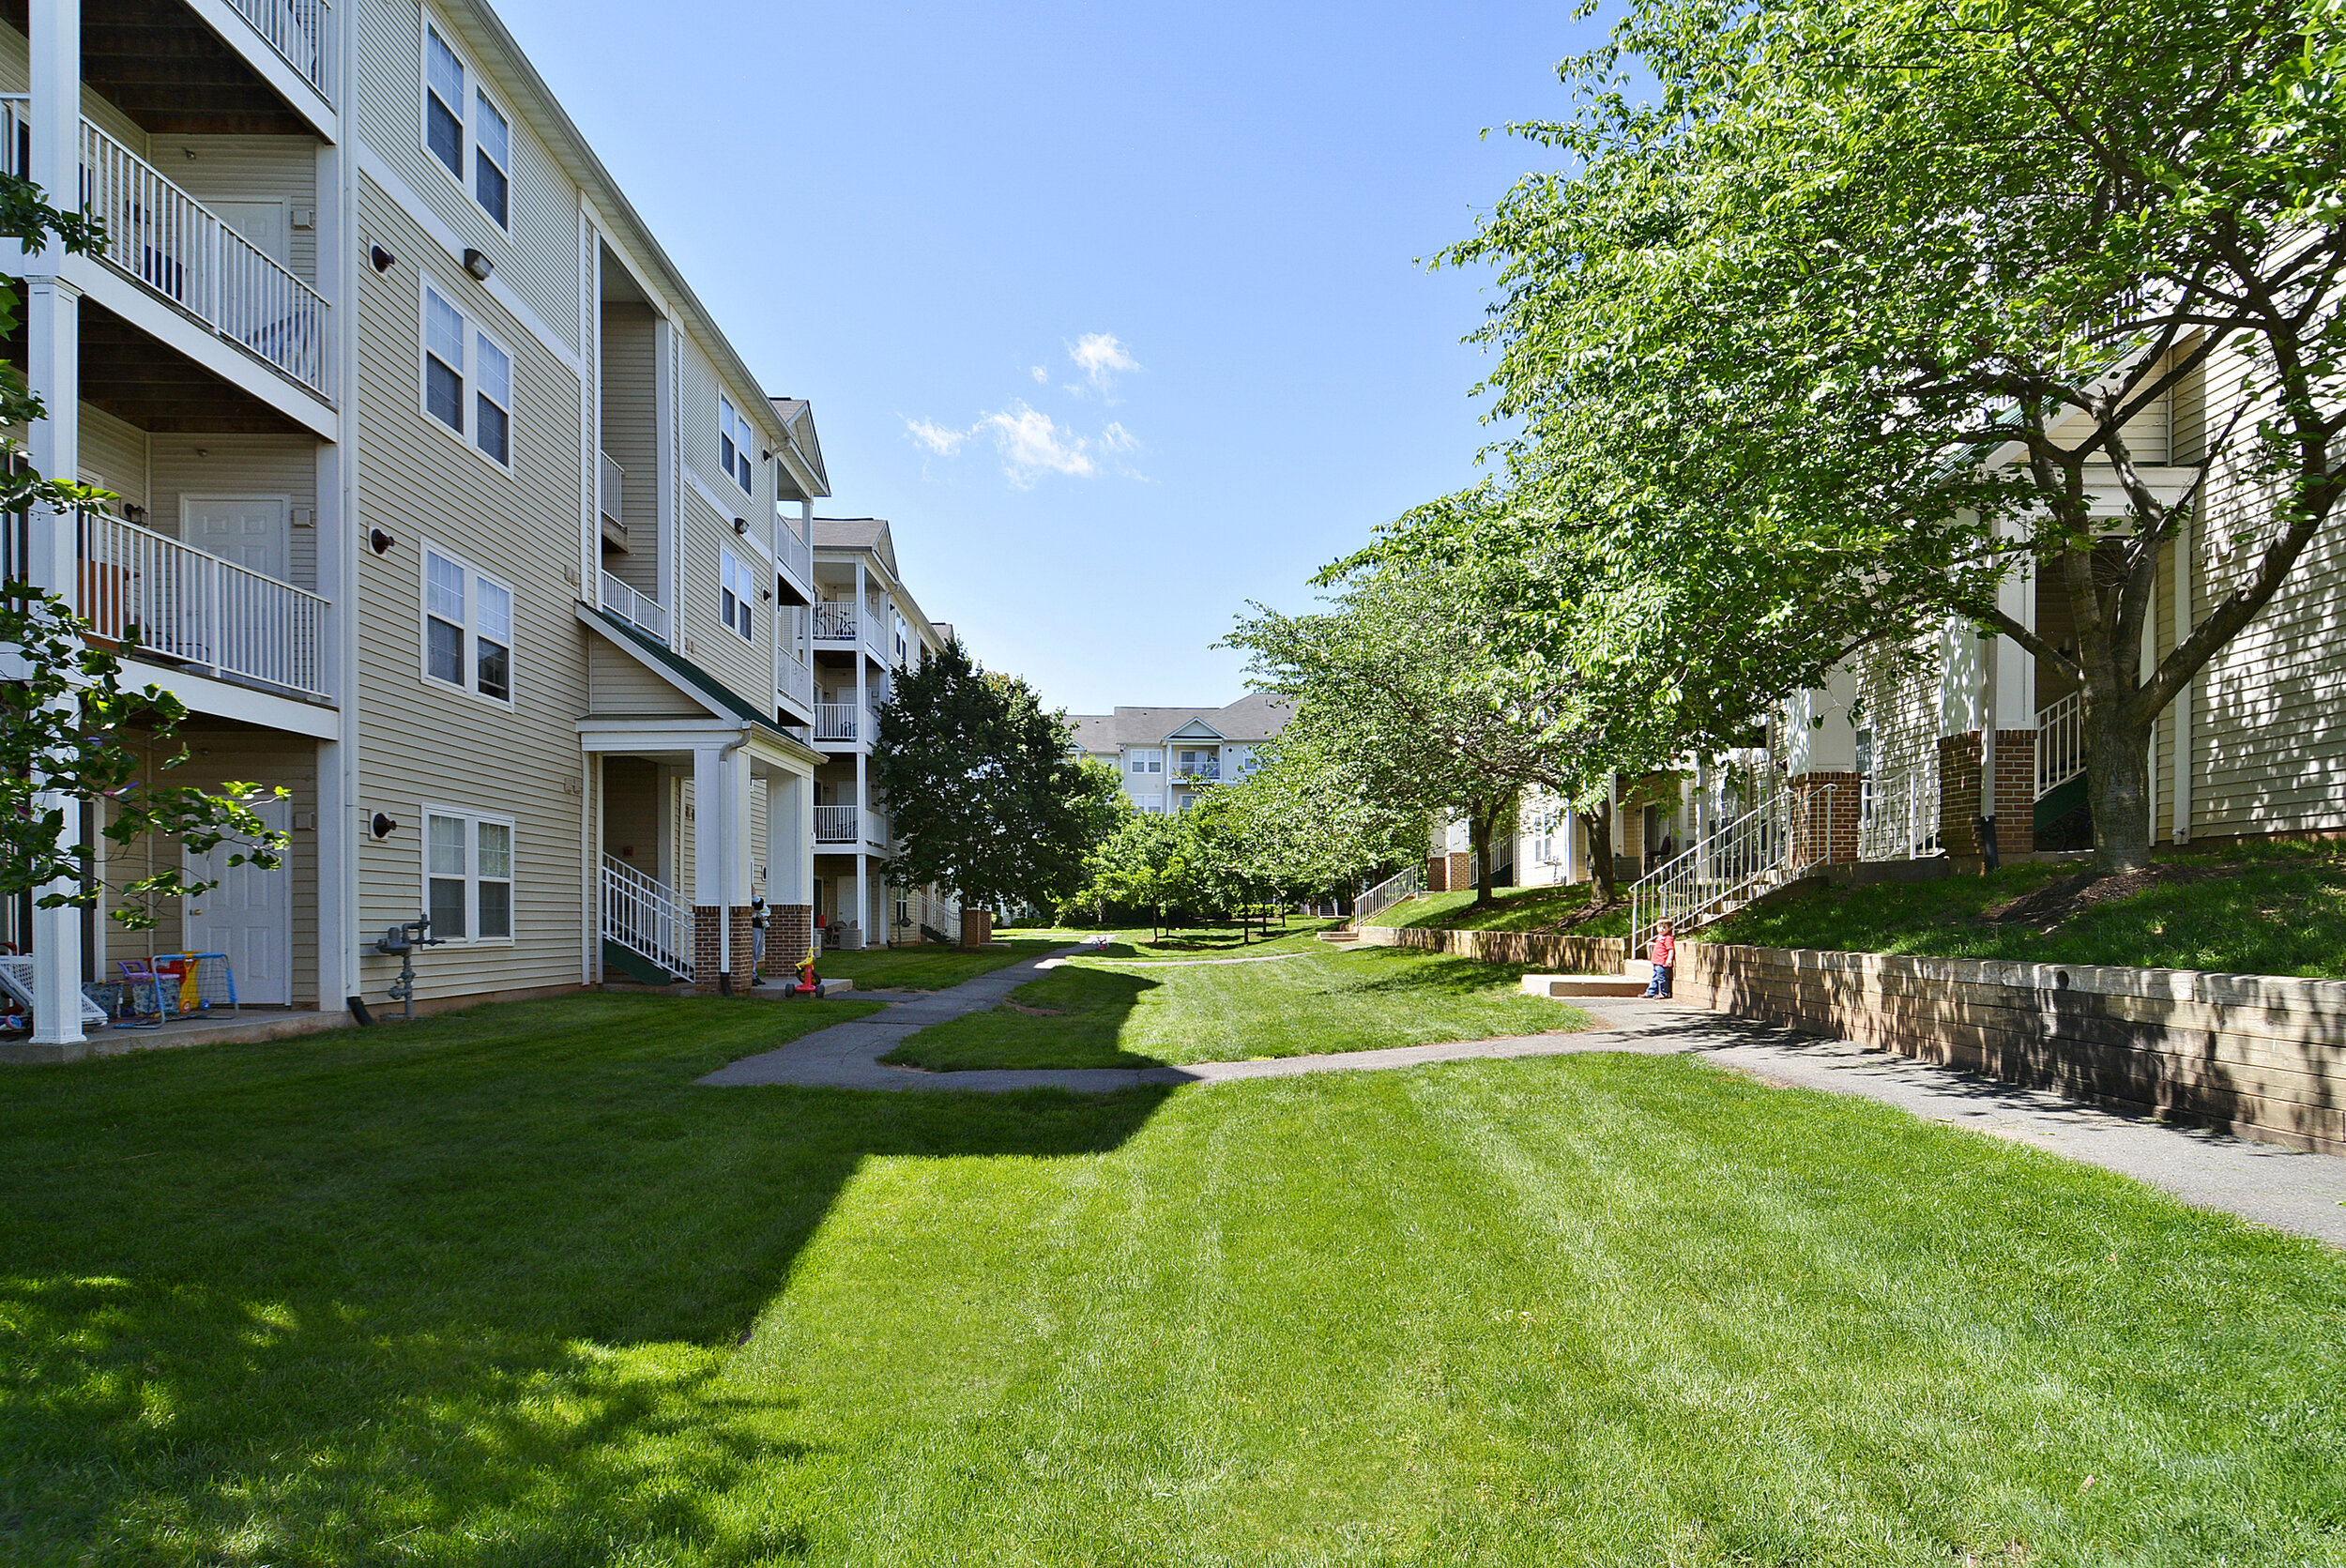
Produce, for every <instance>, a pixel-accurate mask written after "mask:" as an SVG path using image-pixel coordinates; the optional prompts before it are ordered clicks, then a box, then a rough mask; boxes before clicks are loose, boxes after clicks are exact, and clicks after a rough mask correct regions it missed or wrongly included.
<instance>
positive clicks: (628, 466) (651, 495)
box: [602, 303, 660, 599]
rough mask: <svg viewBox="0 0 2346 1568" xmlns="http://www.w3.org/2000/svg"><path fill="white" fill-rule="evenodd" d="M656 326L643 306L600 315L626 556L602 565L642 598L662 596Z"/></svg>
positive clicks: (605, 418) (607, 434)
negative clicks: (621, 473)
mask: <svg viewBox="0 0 2346 1568" xmlns="http://www.w3.org/2000/svg"><path fill="white" fill-rule="evenodd" d="M659 372H660V358H659V338H658V322H657V318H655V317H654V315H653V314H652V312H651V308H650V307H649V306H647V305H634V304H628V303H618V304H613V305H608V306H605V307H604V308H603V313H602V449H603V450H604V451H607V452H609V453H610V454H611V461H613V462H614V463H617V464H618V465H619V466H620V467H621V468H623V469H625V470H626V479H625V480H624V481H623V482H622V483H621V485H620V490H619V512H620V516H619V521H620V522H622V523H624V524H626V525H627V536H628V553H627V554H626V555H624V556H621V555H616V554H614V555H607V556H604V557H603V566H604V568H605V570H607V571H609V572H610V573H611V574H612V575H613V576H614V577H617V578H618V579H619V580H620V581H621V582H623V583H625V584H626V585H627V586H630V587H632V588H633V589H634V590H635V591H636V592H638V593H641V594H647V595H649V596H650V597H651V598H653V599H657V598H659V597H660V463H659V456H660V388H659Z"/></svg>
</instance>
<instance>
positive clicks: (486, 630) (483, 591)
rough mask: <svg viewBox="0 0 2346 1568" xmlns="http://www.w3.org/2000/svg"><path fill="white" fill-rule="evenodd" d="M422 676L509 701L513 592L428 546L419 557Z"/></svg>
mask: <svg viewBox="0 0 2346 1568" xmlns="http://www.w3.org/2000/svg"><path fill="white" fill-rule="evenodd" d="M423 673H424V675H425V676H426V677H429V678H430V679H433V680H437V681H442V682H444V683H446V684H448V685H449V686H453V687H455V688H456V689H457V690H459V691H465V692H473V693H479V694H480V695H481V696H484V697H487V698H489V699H490V700H491V701H493V702H511V701H512V700H513V590H512V589H510V588H509V587H507V586H505V585H504V584H502V583H499V582H497V581H495V579H493V578H488V577H483V576H482V575H480V573H479V572H477V571H473V570H472V568H470V567H468V566H466V565H465V563H464V562H462V561H460V560H457V559H456V558H455V557H453V556H448V555H445V554H443V553H442V552H440V551H438V550H436V549H434V548H433V547H431V546H430V545H426V546H425V547H424V552H423Z"/></svg>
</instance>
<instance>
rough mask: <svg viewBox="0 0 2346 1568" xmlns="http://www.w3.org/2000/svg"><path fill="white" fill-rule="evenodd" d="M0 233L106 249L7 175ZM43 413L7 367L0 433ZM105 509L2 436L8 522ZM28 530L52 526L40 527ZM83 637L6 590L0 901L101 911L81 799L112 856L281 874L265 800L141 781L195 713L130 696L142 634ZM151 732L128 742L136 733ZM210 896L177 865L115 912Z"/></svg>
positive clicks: (99, 497)
mask: <svg viewBox="0 0 2346 1568" xmlns="http://www.w3.org/2000/svg"><path fill="white" fill-rule="evenodd" d="M0 236H6V237H7V238H9V239H14V240H19V241H23V242H24V243H26V244H27V245H31V246H36V247H38V246H39V245H40V244H42V243H43V242H44V241H47V242H53V243H55V244H57V245H61V246H62V247H63V248H65V249H66V250H68V251H74V252H77V253H83V254H89V253H94V252H97V251H101V250H102V249H103V248H104V244H105V231H104V228H103V226H102V225H101V224H99V223H98V222H96V221H93V220H91V219H89V218H86V217H84V216H80V215H77V214H71V213H65V212H60V211H58V210H57V209H56V208H54V207H52V206H49V205H48V203H47V202H46V201H45V200H43V199H42V195H41V192H40V190H39V189H38V187H37V186H34V185H33V184H31V183H30V182H28V181H26V180H23V179H20V178H17V177H16V176H14V175H0ZM20 303H21V301H20V297H19V296H18V293H17V290H16V288H15V286H14V285H13V283H12V282H9V281H8V280H5V279H0V331H4V332H7V333H8V334H10V335H13V334H14V333H15V331H16V330H17V329H18V327H20V326H21V324H22V318H21V316H20V313H19V306H20ZM42 415H43V409H42V406H41V403H40V400H39V399H38V397H36V396H34V395H33V394H32V393H31V392H30V391H29V390H28V389H27V388H26V386H25V383H24V378H23V375H22V374H20V373H18V372H17V371H16V369H15V368H14V367H13V366H0V425H8V426H20V427H21V426H23V425H26V424H29V423H30V422H31V421H33V420H35V419H40V418H41V417H42ZM111 499H113V497H112V496H111V495H108V494H107V493H105V492H103V491H99V490H94V489H91V488H90V487H88V486H86V485H80V484H73V483H69V482H67V481H65V480H49V479H44V478H42V477H41V476H40V475H39V474H38V473H35V472H34V471H33V470H32V468H31V466H30V464H27V463H26V462H25V461H24V460H23V450H22V449H21V448H20V447H19V445H18V444H17V443H16V442H15V441H14V440H11V439H8V438H5V437H0V517H6V516H23V515H24V514H27V513H36V514H37V513H39V512H42V511H48V512H51V513H69V512H71V511H73V510H77V509H80V508H84V507H94V506H96V505H99V504H100V503H102V502H104V501H108V500H111ZM32 526H34V527H47V526H53V524H52V523H50V522H48V521H46V520H43V519H41V518H39V517H38V516H36V517H35V518H34V520H33V522H32ZM88 632H89V628H88V626H87V625H86V624H85V623H84V622H83V621H82V620H81V619H80V618H79V617H77V616H76V615H75V614H74V613H73V609H72V606H71V604H70V603H69V601H67V600H65V599H64V598H63V597H61V596H59V595H58V594H56V593H53V592H51V591H48V590H47V589H46V588H44V587H41V586H36V585H34V584H32V583H29V582H26V581H23V580H12V581H9V582H7V583H4V584H0V896H7V897H14V896H19V895H22V894H24V893H27V892H30V893H34V894H36V895H37V896H36V900H35V901H36V902H37V903H38V906H40V907H42V908H44V909H55V908H63V907H66V906H76V905H78V906H90V905H94V904H95V903H97V902H98V899H99V891H100V890H99V887H98V885H97V884H96V883H95V882H93V881H87V880H85V879H84V878H85V875H86V873H87V870H88V868H89V866H90V863H91V861H92V860H93V859H94V857H95V854H96V845H94V844H92V843H90V842H89V841H88V840H86V839H83V838H81V837H79V836H78V834H77V833H76V832H75V831H74V830H72V829H71V828H70V827H69V824H72V823H78V822H79V820H80V817H81V804H82V802H83V801H84V800H98V801H102V802H103V804H101V805H100V806H99V809H97V810H96V811H94V812H92V814H91V815H92V817H93V818H94V819H95V820H96V821H97V823H98V824H99V831H100V832H101V833H102V834H103V836H104V837H106V838H108V839H110V840H112V841H113V842H114V843H116V844H122V845H128V844H129V843H130V842H132V841H133V840H135V839H137V838H139V837H141V836H142V835H145V834H148V833H154V834H159V835H161V836H163V837H165V838H169V839H173V840H175V841H177V842H178V843H179V844H181V845H185V846H186V847H187V848H188V849H190V850H191V851H193V852H194V853H196V854H199V855H204V854H209V853H210V852H211V851H212V850H214V849H216V848H217V847H219V846H220V845H221V844H224V843H225V844H231V845H234V848H233V850H232V852H231V853H230V854H229V855H228V856H227V857H226V863H227V864H229V865H232V866H233V865H245V864H250V865H252V866H256V867H259V868H261V869H264V870H267V869H273V868H275V867H277V866H278V865H281V864H282V859H283V852H284V847H285V837H284V835H283V834H282V833H275V832H272V831H270V830H269V829H268V826H267V824H266V823H264V822H263V821H262V820H261V818H260V817H259V816H258V815H257V814H254V812H253V811H252V809H251V807H252V805H253V803H254V802H255V801H257V800H258V799H262V798H263V796H264V795H265V794H266V793H267V792H265V791H263V790H261V789H260V788H259V787H258V786H255V785H252V784H236V783H229V784H222V785H221V790H222V791H223V792H224V793H220V794H214V793H211V792H208V791H206V790H204V789H201V788H198V787H195V786H193V785H187V784H162V783H158V782H155V781H152V780H149V779H147V778H145V752H146V749H147V744H148V743H149V742H160V743H161V745H162V747H163V751H162V753H161V758H162V760H161V762H160V770H163V771H168V770H170V769H175V768H177V767H179V766H181V765H182V764H184V763H185V762H186V761H187V758H188V750H187V748H186V747H185V746H184V745H181V746H177V747H176V748H175V749H173V744H172V743H173V742H174V741H175V739H176V736H177V731H178V727H179V725H180V724H181V723H183V722H184V721H185V719H186V718H187V708H186V707H185V705H183V704H182V703H181V702H180V701H179V699H178V698H176V697H175V696H173V695H172V694H171V693H168V692H165V691H163V690H161V689H160V687H156V686H151V685H150V686H147V687H145V688H144V689H141V690H137V691H129V690H126V689H125V688H124V687H123V684H122V672H123V663H122V656H123V655H126V654H127V655H135V654H136V653H137V651H138V647H139V642H138V633H137V630H136V629H135V628H131V629H129V631H128V632H126V634H125V635H124V636H123V637H122V638H121V639H120V646H119V651H117V650H116V649H115V648H114V647H107V646H106V645H105V644H103V643H98V642H92V641H90V640H89V637H88V635H87V634H88ZM142 730H143V731H144V732H145V736H144V738H142V740H141V741H140V743H138V744H135V745H134V744H132V741H131V737H132V734H133V732H134V731H142ZM276 793H278V794H281V795H282V793H283V791H282V790H281V791H277V792H276ZM216 885H217V883H216V882H215V881H198V880H195V879H192V878H190V877H189V876H187V875H185V874H184V873H183V872H182V871H181V870H179V869H178V868H177V867H172V868H170V869H167V870H164V871H160V872H158V873H156V874H155V875H152V876H147V877H144V878H141V879H140V880H138V881H135V882H132V883H130V884H129V886H128V888H127V889H125V892H126V893H127V894H128V895H129V899H128V902H126V903H125V904H124V905H123V906H121V907H119V908H117V909H114V910H113V911H112V914H113V917H114V919H115V920H116V921H120V922H122V923H123V924H125V925H127V926H131V927H142V926H150V925H152V924H154V922H155V917H154V914H153V905H154V903H155V902H156V901H157V900H160V899H162V898H168V897H177V896H182V895H185V894H189V893H195V892H202V891H206V889H209V888H211V887H214V886H216Z"/></svg>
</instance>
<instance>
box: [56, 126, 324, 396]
mask: <svg viewBox="0 0 2346 1568" xmlns="http://www.w3.org/2000/svg"><path fill="white" fill-rule="evenodd" d="M81 157H82V207H83V210H84V211H85V212H88V213H90V214H91V215H92V216H94V217H97V218H99V219H102V220H104V221H105V224H106V250H105V259H106V261H107V263H108V264H109V265H110V266H113V267H114V269H115V270H117V271H119V272H122V273H124V274H126V275H127V276H129V277H131V278H134V279H136V280H137V281H138V282H141V283H144V284H145V286H146V287H147V288H149V289H151V290H153V291H154V292H155V293H156V294H158V295H160V296H161V297H163V298H165V299H168V300H170V301H171V302H172V303H173V304H174V305H176V306H178V307H179V308H180V309H181V310H183V311H185V312H188V313H189V314H190V315H191V316H194V317H195V318H196V319H198V320H199V321H202V322H204V323H205V324H206V325H207V326H209V327H212V329H213V330H215V331H217V332H218V333H219V334H220V335H221V337H224V338H226V339H228V340H229V341H230V342H232V343H238V344H241V345H242V346H244V347H245V348H248V349H250V350H251V351H252V352H253V353H254V354H256V355H258V356H260V357H261V358H263V359H266V360H267V361H268V362H269V363H270V364H272V365H274V366H276V367H277V368H278V369H279V370H281V371H283V372H284V373H286V374H287V375H290V376H292V377H293V378H294V379H295V380H296V381H298V382H300V383H301V384H302V385H303V386H305V387H307V388H310V389H311V390H312V391H314V392H318V393H320V394H321V395H323V394H324V392H325V390H326V297H325V296H324V295H321V294H319V293H318V291H317V290H315V289H313V288H312V287H311V286H310V285H309V284H307V283H305V282H302V281H301V280H300V279H298V278H297V277H295V276H294V275H293V274H292V273H291V272H289V271H287V270H286V269H285V268H284V267H283V266H281V265H280V264H279V263H278V262H277V261H276V260H275V259H274V258H273V257H270V256H268V255H266V254H264V253H263V252H262V251H260V250H259V249H258V248H256V247H255V246H254V245H253V244H252V242H251V240H248V239H246V238H245V237H244V236H242V235H240V234H238V233H237V232H236V230H235V229H233V228H230V227H229V226H228V225H227V224H225V223H223V222H221V221H220V219H219V217H218V216H217V215H215V214H214V213H213V212H212V210H211V209H210V208H209V207H207V206H205V205H204V204H203V203H201V202H199V201H197V200H196V199H195V198H194V197H192V196H190V195H189V194H188V193H187V192H186V191H185V190H180V189H179V187H177V186H176V185H174V184H173V183H172V182H171V181H170V180H168V179H165V178H164V177H163V175H162V173H161V172H160V170H158V169H157V168H156V167H155V166H154V165H153V164H151V163H149V162H147V161H146V160H145V159H144V158H141V157H140V156H139V155H138V154H137V153H134V152H132V151H131V150H130V149H129V147H126V146H124V145H122V144H121V143H120V142H117V141H115V140H114V138H113V137H111V136H109V135H107V134H106V133H105V132H104V131H102V130H100V129H98V127H96V126H95V125H92V124H91V123H90V122H89V121H87V120H84V121H83V122H82V149H81Z"/></svg>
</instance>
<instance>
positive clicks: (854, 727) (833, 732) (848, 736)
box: [815, 702, 862, 742]
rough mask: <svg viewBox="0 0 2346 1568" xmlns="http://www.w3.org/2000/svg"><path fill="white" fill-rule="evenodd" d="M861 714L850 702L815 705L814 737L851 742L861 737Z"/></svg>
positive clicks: (819, 703)
mask: <svg viewBox="0 0 2346 1568" xmlns="http://www.w3.org/2000/svg"><path fill="white" fill-rule="evenodd" d="M861 719H862V714H861V712H859V711H858V710H857V708H856V706H855V704H853V703H851V702H818V703H816V704H815V739H817V740H836V741H847V742H852V741H855V740H856V739H858V738H861V730H862V723H861Z"/></svg>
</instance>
